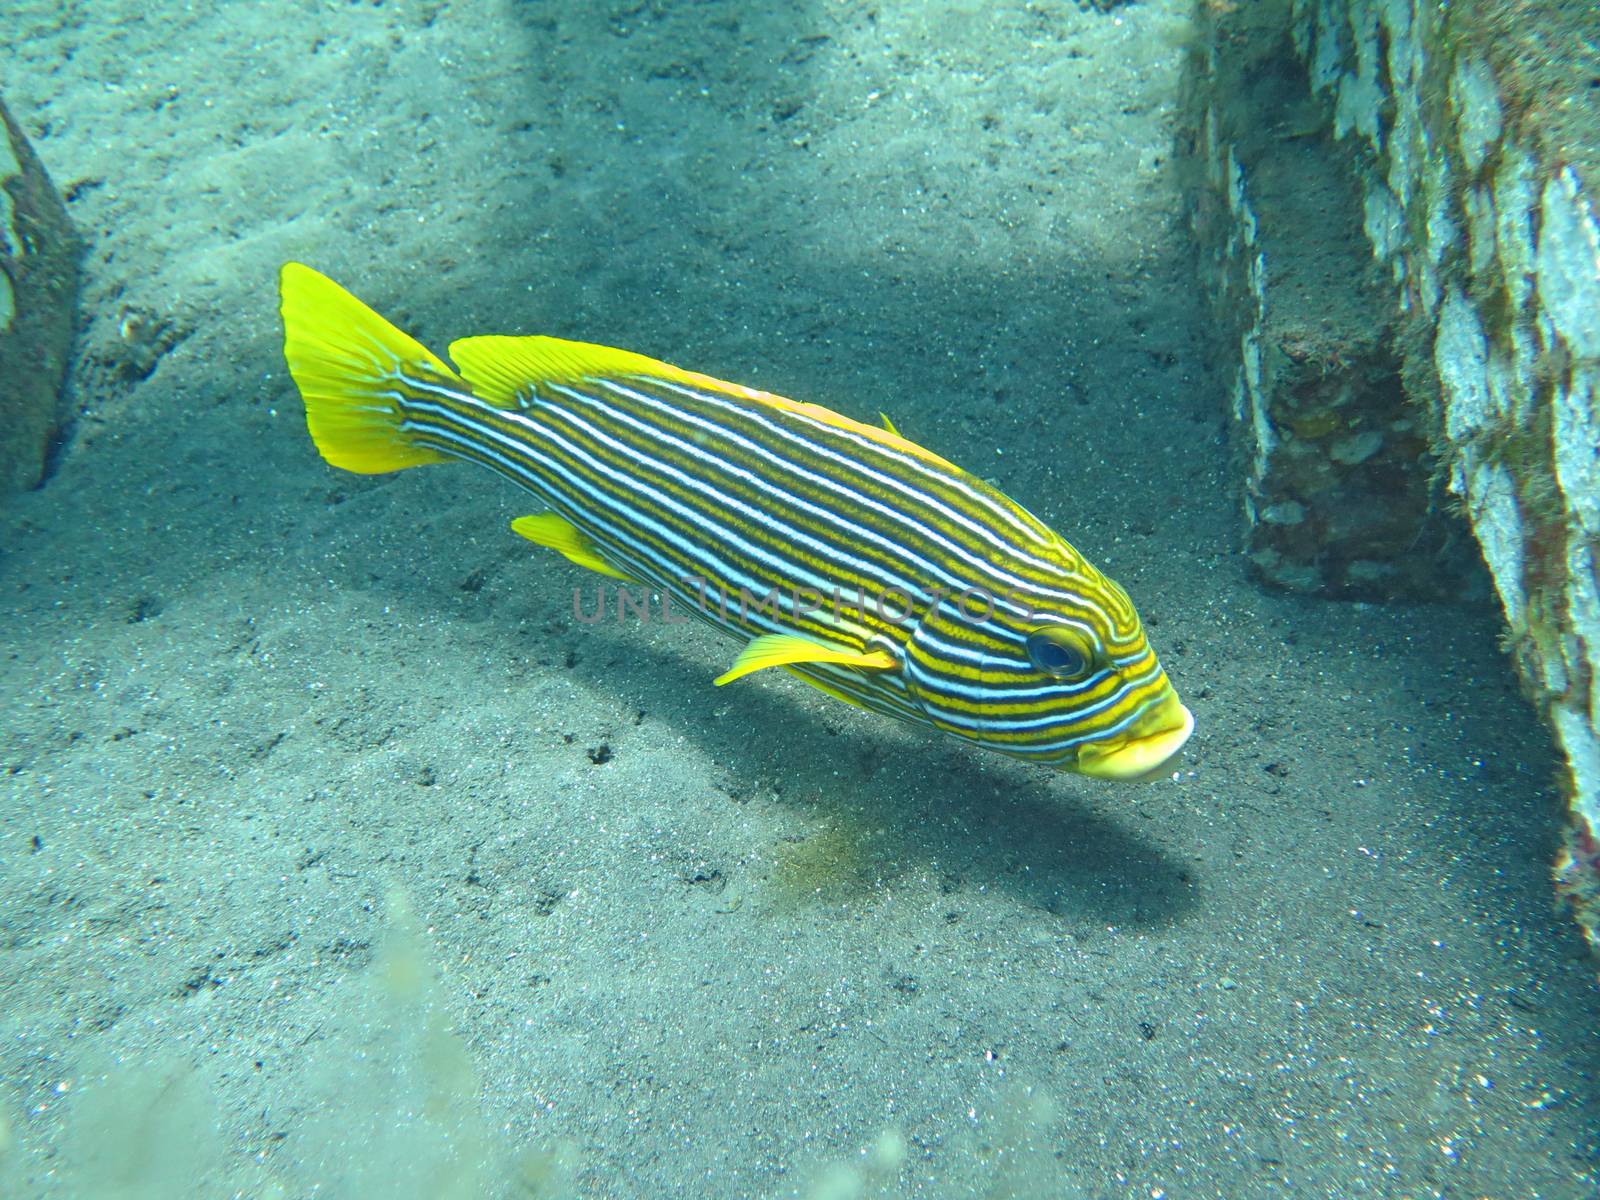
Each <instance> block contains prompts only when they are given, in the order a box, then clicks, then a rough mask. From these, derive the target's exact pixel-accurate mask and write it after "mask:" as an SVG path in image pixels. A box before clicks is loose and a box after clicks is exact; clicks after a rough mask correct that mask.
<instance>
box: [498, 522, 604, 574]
mask: <svg viewBox="0 0 1600 1200" xmlns="http://www.w3.org/2000/svg"><path fill="white" fill-rule="evenodd" d="M511 530H512V532H513V533H519V534H521V535H522V536H523V537H525V538H527V539H528V540H529V541H530V542H532V543H533V544H534V545H535V546H546V547H548V548H550V549H551V550H554V551H555V552H556V553H557V554H560V555H562V556H564V557H565V558H566V559H567V560H568V561H569V562H575V563H577V564H578V565H579V566H580V567H585V568H587V569H588V570H591V571H598V572H600V574H602V575H609V576H611V578H613V579H625V580H627V581H628V582H629V583H632V582H633V577H632V576H630V575H624V574H623V573H622V572H621V571H619V570H617V568H615V567H613V566H612V565H611V564H610V563H608V562H607V561H606V560H605V559H603V558H601V557H600V552H599V551H598V550H596V549H595V547H594V543H593V542H591V541H590V540H589V539H588V538H586V537H584V535H583V533H582V531H580V530H579V529H578V527H577V526H576V525H574V524H573V523H572V522H571V521H569V520H567V519H566V518H565V517H563V516H560V515H558V514H556V513H553V512H542V513H535V514H534V515H533V516H531V517H518V518H517V519H516V520H515V521H513V522H511Z"/></svg>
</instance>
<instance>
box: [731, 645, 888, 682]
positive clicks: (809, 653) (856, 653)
mask: <svg viewBox="0 0 1600 1200" xmlns="http://www.w3.org/2000/svg"><path fill="white" fill-rule="evenodd" d="M819 662H825V663H840V664H842V665H844V666H847V667H860V668H862V669H863V670H868V671H886V670H888V669H889V668H890V667H894V666H897V665H898V662H897V660H896V659H895V656H894V655H892V654H890V653H889V652H888V651H887V650H851V649H849V648H848V647H845V646H827V645H824V644H823V643H822V642H814V641H812V640H811V639H810V638H806V637H800V636H799V635H798V634H793V633H763V634H762V635H761V636H760V637H758V638H755V639H753V640H752V641H751V642H750V644H749V645H748V646H746V647H745V648H744V649H743V650H742V651H740V652H739V657H738V658H736V659H734V660H733V666H731V667H729V668H728V669H727V670H726V671H724V672H723V673H722V674H721V675H718V676H717V677H716V679H715V680H713V682H714V683H715V684H716V685H717V686H718V687H721V686H722V685H723V684H725V683H732V682H733V681H734V680H735V679H742V678H744V676H746V675H749V674H752V673H754V672H756V671H764V670H766V669H767V668H768V667H783V666H787V665H788V664H790V663H819ZM806 682H808V683H809V682H810V680H807V681H806Z"/></svg>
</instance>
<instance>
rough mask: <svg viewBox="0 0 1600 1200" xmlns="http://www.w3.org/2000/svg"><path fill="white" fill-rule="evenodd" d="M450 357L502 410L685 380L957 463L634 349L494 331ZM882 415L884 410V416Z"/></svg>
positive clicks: (888, 428)
mask: <svg viewBox="0 0 1600 1200" xmlns="http://www.w3.org/2000/svg"><path fill="white" fill-rule="evenodd" d="M450 357H451V358H452V359H453V360H454V361H455V364H456V366H457V368H459V369H460V371H461V374H462V376H463V378H465V379H466V381H467V382H468V383H470V384H471V385H472V390H473V393H474V394H475V395H477V396H478V397H479V398H480V399H482V400H483V401H484V402H485V403H486V404H493V405H496V406H498V407H500V408H519V407H521V406H522V405H524V404H525V403H526V402H527V400H528V398H529V397H530V396H531V394H532V392H533V388H534V386H535V385H537V384H540V383H576V382H578V381H580V380H583V379H626V378H627V377H628V376H630V375H634V376H644V377H646V378H649V379H663V380H667V381H668V382H671V383H683V384H687V385H689V386H690V387H697V388H703V389H705V390H706V391H711V392H720V393H721V394H723V395H725V396H737V397H739V398H740V399H743V400H751V401H754V402H755V403H757V404H767V405H771V406H772V407H773V408H780V409H783V410H784V411H786V412H792V413H799V414H801V415H803V416H807V417H810V418H811V419H812V420H814V421H820V422H821V423H822V424H824V425H831V426H832V427H833V428H835V429H845V430H848V431H850V432H851V433H858V434H861V435H863V436H865V437H868V438H871V439H872V440H873V441H875V442H879V443H881V444H883V445H886V446H893V447H894V448H895V449H897V450H903V451H905V452H906V453H908V454H914V455H916V456H917V457H919V458H922V459H925V460H931V461H932V462H936V463H938V464H940V465H941V466H945V467H950V468H951V469H952V470H954V469H955V467H954V466H953V465H952V464H951V463H949V462H947V461H946V460H945V459H943V458H940V457H939V456H938V455H937V454H935V453H933V451H931V450H929V449H927V448H926V447H923V446H919V445H917V444H916V443H915V442H910V441H907V440H906V439H905V438H903V437H901V436H900V433H899V431H898V430H896V429H895V427H894V426H893V425H891V424H890V423H889V418H888V417H884V418H883V424H884V428H882V429H879V428H878V427H877V426H876V425H864V424H862V423H861V422H860V421H857V420H854V419H853V418H851V417H847V416H845V415H844V414H843V413H836V412H834V411H833V410H832V409H831V408H823V407H822V405H820V404H807V403H805V402H804V401H800V400H790V399H789V398H788V397H786V396H779V395H776V394H774V393H772V392H763V391H761V390H760V389H759V388H751V387H745V386H744V385H743V384H740V383H729V382H728V381H727V380H725V379H716V378H713V377H712V376H710V375H702V374H700V373H699V372H698V371H685V370H684V369H683V368H682V367H675V366H673V365H672V364H671V363H664V362H662V361H661V360H660V359H657V358H650V357H647V356H646V355H643V354H635V353H633V351H631V350H616V349H613V348H612V347H610V346H597V345H595V344H594V343H592V342H569V341H566V340H564V339H562V338H553V337H504V336H500V335H495V334H490V335H488V336H485V337H469V338H460V339H459V340H457V341H454V342H451V343H450ZM879 415H880V416H881V415H882V414H879Z"/></svg>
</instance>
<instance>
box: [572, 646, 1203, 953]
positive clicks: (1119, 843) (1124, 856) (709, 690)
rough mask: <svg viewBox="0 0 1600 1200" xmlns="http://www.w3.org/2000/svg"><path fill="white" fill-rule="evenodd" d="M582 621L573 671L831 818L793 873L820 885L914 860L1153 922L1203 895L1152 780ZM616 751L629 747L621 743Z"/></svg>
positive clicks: (728, 765)
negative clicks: (951, 737)
mask: <svg viewBox="0 0 1600 1200" xmlns="http://www.w3.org/2000/svg"><path fill="white" fill-rule="evenodd" d="M584 635H585V636H584V641H583V645H584V652H583V653H582V654H580V655H577V656H575V660H574V661H573V665H572V666H571V668H570V670H571V671H572V672H573V674H574V675H576V676H577V677H578V678H579V679H581V680H583V682H584V683H585V684H587V685H589V686H593V687H595V688H597V689H602V690H612V691H616V692H618V693H619V695H620V694H626V695H627V696H628V697H629V701H630V703H635V704H637V705H638V706H639V707H640V708H641V709H643V710H644V711H645V712H647V713H648V714H649V717H650V719H651V720H653V721H659V722H661V723H663V724H665V725H667V726H668V727H670V728H671V729H672V730H673V731H674V733H677V734H682V735H683V736H684V737H686V738H688V739H689V740H691V741H693V742H694V743H695V744H696V745H698V746H699V747H700V749H701V750H702V751H703V752H704V753H705V754H706V755H707V756H708V757H709V758H711V759H712V760H713V761H715V762H716V763H718V764H719V766H720V772H719V786H720V787H721V789H722V790H724V791H727V792H729V793H730V794H733V795H734V796H735V797H736V798H741V799H744V798H748V797H749V796H750V795H752V794H757V793H762V792H764V793H766V794H767V795H768V796H772V797H775V798H776V802H778V803H782V804H785V805H792V806H793V807H795V808H796V809H798V810H803V811H804V812H806V813H807V814H808V815H809V817H810V819H811V821H812V822H813V824H814V825H815V826H820V827H822V828H824V829H825V830H826V831H827V832H826V834H825V835H824V836H823V840H822V841H821V842H820V843H819V844H818V846H817V848H816V855H817V857H818V858H819V859H826V860H827V861H826V862H821V861H819V862H816V863H810V864H807V867H806V869H805V870H802V871H800V872H799V874H801V875H803V876H804V877H805V878H807V879H812V878H814V877H815V878H817V879H820V880H821V883H820V885H819V886H821V888H822V890H823V891H824V892H827V891H828V890H829V886H828V885H836V886H835V887H834V889H833V890H835V891H837V892H839V893H840V894H847V893H852V892H858V893H865V892H870V891H872V890H874V889H878V888H881V887H883V886H884V885H885V884H887V883H888V882H890V881H892V880H894V879H895V878H897V877H902V876H908V875H914V874H916V873H919V872H920V873H922V874H924V875H927V874H932V875H935V876H936V877H937V878H938V880H939V887H940V890H941V891H943V892H945V893H946V894H950V895H954V894H955V893H957V892H967V891H972V890H977V889H983V890H987V891H991V892H992V891H999V892H1002V893H1006V894H1009V895H1011V896H1013V897H1015V898H1016V899H1017V900H1019V901H1020V902H1022V903H1023V904H1025V905H1027V906H1029V907H1031V908H1034V909H1037V910H1042V912H1045V913H1049V914H1051V915H1053V916H1056V917H1059V918H1062V919H1063V920H1065V921H1067V922H1069V923H1070V924H1073V925H1093V926H1095V927H1097V928H1100V929H1104V928H1105V927H1107V926H1133V927H1151V926H1163V925H1166V924H1168V923H1170V922H1173V921H1176V920H1178V919H1180V918H1181V917H1182V916H1183V915H1184V914H1185V913H1186V912H1188V911H1189V910H1191V909H1193V908H1194V907H1195V906H1196V904H1197V899H1198V896H1197V884H1196V881H1195V878H1194V874H1193V870H1192V868H1191V865H1190V864H1189V863H1188V862H1185V861H1183V860H1182V859H1180V858H1178V857H1177V856H1176V855H1175V854H1174V853H1173V852H1172V851H1170V850H1168V849H1165V848H1163V847H1161V846H1160V845H1158V844H1157V843H1156V842H1155V841H1154V840H1153V839H1152V838H1151V837H1150V836H1149V835H1147V834H1146V833H1145V832H1144V831H1142V830H1140V829H1139V828H1138V827H1137V826H1138V825H1139V824H1143V823H1146V822H1148V823H1151V824H1152V827H1153V828H1155V827H1157V826H1155V822H1156V821H1157V819H1158V817H1159V814H1160V813H1161V811H1163V809H1164V808H1165V807H1166V806H1167V805H1169V804H1171V803H1172V799H1171V793H1170V791H1168V792H1163V791H1162V789H1161V787H1160V785H1159V784H1151V785H1141V784H1123V785H1116V784H1104V783H1100V782H1097V781H1093V780H1086V779H1081V778H1079V777H1077V776H1073V775H1066V774H1056V773H1053V772H1050V771H1047V770H1045V769H1043V768H1038V767H1029V766H1025V765H1023V764H1019V763H1013V762H1010V761H1008V760H1006V759H1004V758H1000V757H998V756H994V755H988V754H985V753H983V752H981V751H971V750H967V749H964V748H962V747H959V746H956V745H954V744H952V743H950V742H947V741H945V740H944V739H941V738H940V737H938V736H937V735H935V734H931V733H930V734H923V733H919V732H916V731H911V730H907V729H903V728H901V727H899V726H897V725H895V724H894V723H892V722H889V721H887V720H884V719H882V718H876V717H872V716H868V715H865V714H861V715H857V714H856V713H854V711H853V710H847V709H845V708H844V706H842V705H839V706H838V707H837V710H835V708H834V707H833V703H834V702H831V701H822V700H821V699H820V698H819V700H818V702H817V703H815V704H809V703H808V702H809V701H810V699H811V697H810V696H809V694H808V693H807V691H806V690H805V689H804V688H803V687H802V685H801V684H799V683H798V682H797V681H788V680H785V681H782V682H783V683H784V684H787V685H788V686H773V685H772V684H768V685H766V686H761V684H760V683H759V682H754V681H740V683H739V684H735V685H732V686H730V687H729V688H724V689H716V688H713V687H712V684H711V680H710V676H709V674H708V673H707V666H706V664H705V663H703V662H699V661H695V660H694V659H692V658H690V657H689V656H688V655H687V654H680V653H678V652H675V651H674V650H673V649H671V648H668V647H664V646H662V645H661V644H659V643H658V644H657V645H656V646H654V647H652V648H651V649H650V650H649V651H645V650H644V648H643V647H641V646H640V644H639V643H640V639H638V638H637V637H636V636H635V635H633V634H632V633H630V632H627V631H620V630H617V629H615V628H591V629H587V630H585V631H584ZM717 644H718V645H721V644H723V643H720V642H719V643H717ZM620 663H626V664H628V666H627V668H626V675H625V677H619V666H618V664H620ZM717 709H727V710H729V711H728V712H727V714H726V715H724V716H721V717H718V716H715V715H713V713H714V710H717ZM615 752H616V753H617V754H626V753H627V747H626V743H625V741H624V742H623V743H622V744H621V745H619V746H617V747H616V748H615ZM1141 806H1143V807H1141ZM796 857H797V858H799V859H800V861H802V862H803V861H804V859H805V852H804V851H801V852H798V853H797V856H796ZM830 870H831V871H833V872H834V875H833V876H832V877H829V875H828V872H829V871H830Z"/></svg>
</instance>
